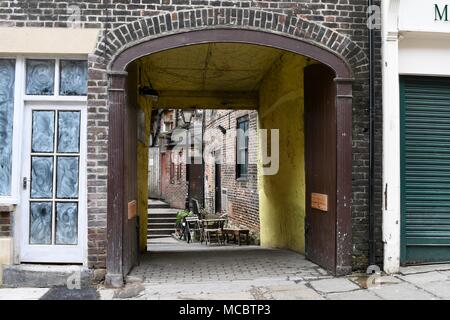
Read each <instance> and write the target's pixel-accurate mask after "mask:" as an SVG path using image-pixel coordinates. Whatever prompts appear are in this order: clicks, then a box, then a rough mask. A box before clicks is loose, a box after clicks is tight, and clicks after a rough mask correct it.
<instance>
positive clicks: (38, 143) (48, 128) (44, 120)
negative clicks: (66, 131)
mask: <svg viewBox="0 0 450 320" xmlns="http://www.w3.org/2000/svg"><path fill="white" fill-rule="evenodd" d="M54 132H55V113H54V112H53V111H33V136H32V138H31V151H32V152H53V149H54V148H53V143H54Z"/></svg>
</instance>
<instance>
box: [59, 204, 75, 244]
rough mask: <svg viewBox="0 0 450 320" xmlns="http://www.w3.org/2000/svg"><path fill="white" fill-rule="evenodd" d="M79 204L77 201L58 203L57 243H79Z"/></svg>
mask: <svg viewBox="0 0 450 320" xmlns="http://www.w3.org/2000/svg"><path fill="white" fill-rule="evenodd" d="M77 242H78V205H77V203H63V202H59V203H57V204H56V244H77Z"/></svg>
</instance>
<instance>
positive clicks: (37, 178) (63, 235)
mask: <svg viewBox="0 0 450 320" xmlns="http://www.w3.org/2000/svg"><path fill="white" fill-rule="evenodd" d="M24 120H25V123H24V128H25V131H24V143H23V159H24V161H23V168H22V174H23V186H22V189H23V190H22V202H21V208H22V209H21V213H22V214H21V217H20V221H21V222H20V225H21V229H20V231H21V235H20V238H21V250H20V258H21V261H22V262H41V263H52V262H58V263H61V262H67V263H69V262H70V263H82V262H84V259H85V254H84V245H83V244H84V239H85V237H86V193H85V191H86V186H85V181H86V180H85V176H84V172H85V171H86V168H85V161H86V160H85V141H86V135H85V130H82V128H84V126H85V109H84V108H82V107H72V106H70V107H69V106H67V107H64V106H62V107H60V106H58V107H51V106H26V108H25V119H24Z"/></svg>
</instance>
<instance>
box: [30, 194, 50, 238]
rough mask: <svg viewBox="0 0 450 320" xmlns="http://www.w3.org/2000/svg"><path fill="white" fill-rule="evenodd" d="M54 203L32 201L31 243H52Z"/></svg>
mask: <svg viewBox="0 0 450 320" xmlns="http://www.w3.org/2000/svg"><path fill="white" fill-rule="evenodd" d="M51 242H52V203H51V202H32V203H31V204H30V244H51Z"/></svg>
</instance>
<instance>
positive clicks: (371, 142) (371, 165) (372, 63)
mask: <svg viewBox="0 0 450 320" xmlns="http://www.w3.org/2000/svg"><path fill="white" fill-rule="evenodd" d="M367 5H368V8H369V10H368V11H367V12H368V17H367V18H368V19H370V14H371V10H370V9H371V8H372V5H373V0H368V1H367ZM368 31H369V265H375V251H376V243H375V206H374V200H375V199H374V198H375V190H374V187H375V186H374V184H375V183H374V182H375V181H374V180H375V128H374V121H375V119H374V118H375V59H374V55H375V53H374V51H375V46H374V37H375V35H374V28H373V27H372V28H369V30H368Z"/></svg>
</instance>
